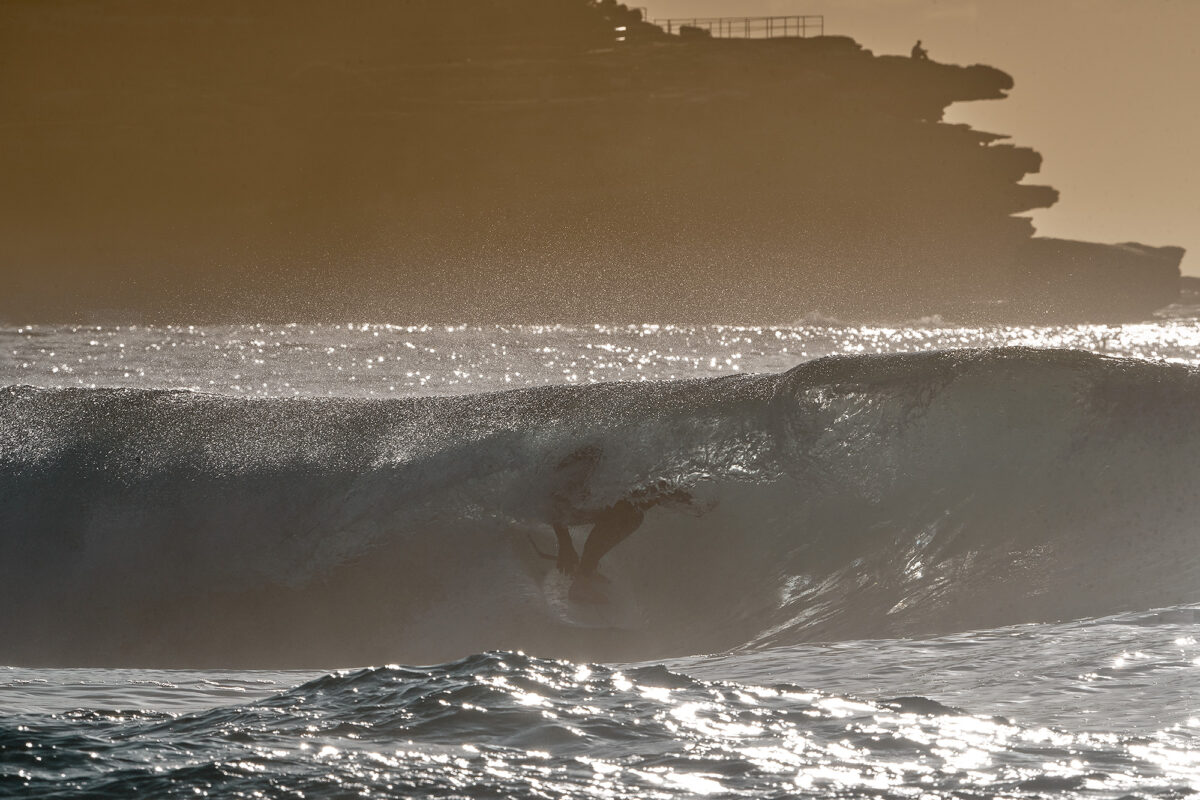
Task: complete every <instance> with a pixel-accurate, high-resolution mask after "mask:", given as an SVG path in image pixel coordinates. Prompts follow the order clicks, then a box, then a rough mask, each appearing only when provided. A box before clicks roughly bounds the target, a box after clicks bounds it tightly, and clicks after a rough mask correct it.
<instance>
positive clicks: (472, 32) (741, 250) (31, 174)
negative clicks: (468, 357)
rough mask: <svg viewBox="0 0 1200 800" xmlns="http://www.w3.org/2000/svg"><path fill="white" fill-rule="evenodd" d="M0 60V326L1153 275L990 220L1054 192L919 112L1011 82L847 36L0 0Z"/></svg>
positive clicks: (898, 298) (972, 307) (1057, 293)
mask: <svg viewBox="0 0 1200 800" xmlns="http://www.w3.org/2000/svg"><path fill="white" fill-rule="evenodd" d="M618 28H624V29H625V30H623V31H620V32H618V31H617V29H618ZM618 38H621V39H624V41H618ZM0 59H2V62H0V121H2V122H3V124H2V125H0V180H2V181H3V184H4V186H5V191H4V192H3V193H0V273H3V274H4V275H5V276H6V277H5V282H6V284H7V286H6V291H5V292H3V293H0V318H8V319H11V320H25V319H28V320H39V319H41V320H44V319H88V318H96V316H95V315H96V314H97V312H99V311H102V310H105V309H113V310H115V311H116V312H117V313H118V314H120V315H124V316H126V317H133V318H140V319H148V320H163V321H176V320H183V321H193V320H196V321H205V320H222V319H238V318H255V319H270V318H277V319H294V318H303V319H314V318H315V319H339V320H341V319H367V318H370V319H392V320H402V319H404V320H420V321H438V320H460V321H472V322H475V321H478V322H486V321H496V322H520V321H547V320H564V321H571V320H619V321H643V320H656V321H739V320H740V321H763V322H784V321H790V320H793V319H796V318H797V317H799V316H800V315H802V314H804V313H806V312H808V311H813V310H818V311H822V312H825V313H829V314H836V315H845V316H849V317H857V318H892V319H894V318H897V317H903V316H913V315H923V314H931V313H941V314H944V315H946V316H947V317H948V318H957V319H963V320H976V319H978V320H990V319H1054V320H1068V319H1127V318H1138V317H1142V316H1144V315H1146V314H1147V313H1149V312H1150V311H1151V310H1153V309H1154V308H1157V307H1159V306H1162V305H1165V304H1167V303H1169V302H1171V301H1172V300H1174V299H1175V296H1176V295H1177V293H1178V276H1179V271H1178V263H1179V260H1180V257H1181V256H1182V251H1180V250H1178V249H1177V248H1162V249H1155V248H1146V247H1142V246H1129V247H1109V246H1103V245H1092V244H1085V243H1072V242H1060V241H1056V240H1045V239H1037V238H1032V234H1033V231H1032V228H1031V225H1030V223H1029V221H1028V220H1026V219H1023V218H1021V217H1019V216H1014V215H1018V214H1020V213H1022V212H1025V211H1028V210H1030V209H1034V208H1041V207H1046V206H1049V205H1051V204H1052V203H1054V202H1055V200H1056V199H1057V193H1056V192H1055V190H1054V189H1051V188H1049V187H1045V186H1036V185H1027V184H1024V183H1022V182H1021V181H1022V180H1023V179H1024V178H1025V177H1026V176H1027V175H1030V174H1032V173H1036V172H1037V171H1038V169H1039V167H1040V162H1041V158H1040V156H1039V155H1038V154H1037V153H1036V152H1034V151H1033V150H1031V149H1029V148H1026V147H1018V146H1014V145H1011V144H1007V143H1004V142H1002V141H1000V140H1001V139H1003V138H1004V137H1002V136H997V135H994V134H989V133H983V132H979V131H974V130H971V129H969V128H967V127H965V126H961V125H957V126H956V125H948V124H945V123H943V122H942V121H941V120H942V115H943V112H944V110H945V109H946V107H947V106H948V105H949V104H951V103H953V102H960V101H967V100H978V99H996V98H1002V97H1004V96H1005V94H1006V92H1007V91H1008V90H1009V89H1011V87H1012V85H1013V83H1012V79H1011V78H1010V77H1009V76H1008V75H1006V74H1004V73H1003V72H1000V71H999V70H996V69H993V68H990V67H985V66H971V67H958V66H950V65H944V64H938V63H935V62H933V61H928V60H916V59H912V58H908V57H902V56H895V57H890V56H875V55H873V54H871V53H870V52H868V51H865V50H863V49H862V48H861V47H860V46H859V45H857V44H856V43H855V42H853V41H852V40H850V39H847V38H841V37H820V38H815V39H786V40H784V39H777V40H766V41H747V40H723V39H717V38H709V37H703V36H694V37H678V36H667V35H666V34H664V33H663V32H662V31H660V30H659V29H657V28H654V27H653V26H651V25H648V24H647V23H645V22H644V21H642V20H641V14H640V12H638V11H636V10H631V9H628V8H626V7H624V6H622V5H619V4H617V3H615V2H610V1H609V0H605V2H599V3H596V2H589V1H588V0H455V2H444V1H443V0H409V2H402V3H397V2H390V0H353V2H349V3H338V2H333V0H289V2H274V1H272V0H261V1H260V2H246V1H245V0H87V2H83V0H58V1H57V2H54V3H45V2H41V1H40V0H10V1H9V2H7V3H5V4H3V5H0ZM1064 113H1068V112H1067V111H1066V110H1064Z"/></svg>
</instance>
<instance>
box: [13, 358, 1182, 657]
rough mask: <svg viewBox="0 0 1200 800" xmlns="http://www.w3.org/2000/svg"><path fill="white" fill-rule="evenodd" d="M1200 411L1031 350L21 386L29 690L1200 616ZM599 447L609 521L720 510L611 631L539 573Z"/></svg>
mask: <svg viewBox="0 0 1200 800" xmlns="http://www.w3.org/2000/svg"><path fill="white" fill-rule="evenodd" d="M1198 412H1200V374H1197V373H1196V372H1193V371H1189V370H1187V369H1185V368H1182V367H1174V366H1169V365H1163V364H1152V363H1144V362H1133V361H1122V360H1114V359H1105V358H1100V357H1097V356H1091V355H1087V354H1083V353H1077V352H1058V351H1034V350H1022V349H1002V350H976V351H957V352H943V353H936V354H922V355H889V356H863V357H835V358H828V359H823V360H820V361H815V362H809V363H806V364H803V365H801V366H799V367H796V368H795V369H792V370H790V371H788V372H786V373H783V374H778V375H738V376H730V377H724V378H715V379H704V380H691V381H676V382H663V383H623V384H597V385H592V386H581V387H576V386H559V387H543V388H535V389H521V390H516V391H512V392H503V393H492V394H482V395H471V396H465V397H425V398H410V399H402V400H378V401H375V400H354V399H339V400H324V399H290V400H247V399H240V398H228V397H217V396H211V395H203V394H196V393H189V392H167V391H145V390H131V389H111V390H105V389H91V390H88V389H34V388H29V387H10V388H8V389H4V390H0V602H3V603H4V607H5V608H6V609H7V610H8V613H6V614H5V615H3V616H2V617H0V642H3V645H0V648H2V649H3V651H4V652H2V653H0V660H3V661H7V662H9V663H27V664H43V665H45V664H66V663H71V664H89V665H115V664H138V665H141V666H149V665H162V666H172V665H175V666H178V665H190V666H206V665H221V666H232V665H243V666H310V665H330V664H338V663H343V664H344V663H363V662H375V663H380V662H384V661H406V662H410V663H412V662H432V661H441V660H447V659H449V658H452V657H455V656H458V655H461V654H462V653H464V652H479V651H482V650H488V649H517V648H522V649H526V650H535V651H537V652H540V653H551V654H555V655H561V656H565V657H571V658H575V659H598V660H632V659H649V658H661V657H666V656H670V655H681V654H686V653H696V652H711V651H716V650H725V649H731V648H750V649H757V648H761V647H767V646H775V645H780V644H788V643H797V642H803V641H820V640H836V639H849V638H855V639H860V638H870V637H882V636H896V635H919V634H927V633H940V632H950V631H956V630H966V629H973V628H979V627H992V626H998V625H1004V624H1010V623H1017V622H1028V621H1046V620H1052V619H1064V618H1075V617H1083V616H1098V615H1102V614H1107V613H1115V612H1117V611H1122V610H1130V609H1141V608H1150V607H1155V606H1163V605H1171V604H1180V603H1187V602H1195V601H1198V600H1200V568H1198V567H1197V561H1196V559H1194V558H1192V554H1193V553H1194V552H1195V546H1196V543H1197V539H1198V538H1200V537H1198V536H1197V533H1198V531H1197V523H1196V522H1195V520H1197V519H1200V496H1198V494H1197V492H1196V489H1195V487H1196V485H1197V481H1198V480H1200V413H1198ZM585 446H586V447H590V448H593V449H594V450H595V451H598V452H599V453H600V457H599V459H598V461H597V462H596V464H595V469H594V471H593V472H592V473H591V475H590V482H589V485H588V491H587V493H586V498H585V499H584V500H582V501H581V502H582V503H583V504H584V505H590V506H594V507H596V508H599V507H603V506H605V505H608V504H611V503H613V502H615V501H617V500H619V499H621V498H622V497H625V496H627V495H628V494H629V493H630V492H633V491H636V490H638V489H639V488H641V487H645V486H647V485H649V484H651V483H653V482H655V481H663V480H665V481H668V482H670V483H671V484H673V485H676V486H682V487H685V488H688V489H689V490H690V491H692V492H693V493H694V494H695V495H696V496H697V497H698V498H700V500H701V504H702V505H703V506H704V508H705V509H707V513H704V514H701V515H699V516H694V515H688V514H682V513H676V512H675V511H672V510H671V509H669V508H666V507H662V508H655V509H652V510H650V511H649V512H648V513H647V515H646V521H645V523H644V524H643V526H642V528H641V529H640V530H638V531H637V532H636V533H635V534H634V535H633V536H631V537H630V538H629V539H628V540H627V541H625V542H624V543H622V544H621V545H620V546H619V547H618V548H616V550H614V551H613V552H612V553H611V554H610V555H609V556H608V557H606V559H605V560H604V562H603V564H602V568H603V571H604V572H605V573H606V574H608V575H609V576H611V577H612V578H613V581H614V584H613V589H612V591H613V592H614V593H615V594H617V595H618V596H619V597H620V603H619V604H617V603H614V604H612V607H613V608H614V609H615V608H616V607H617V606H618V605H619V606H620V613H619V614H618V615H617V616H618V617H619V618H615V619H614V618H612V617H604V616H603V614H602V615H601V616H602V618H601V619H600V621H599V622H593V623H590V624H587V625H583V624H580V622H579V620H578V619H575V618H573V617H571V616H570V615H564V614H563V613H561V612H560V611H559V610H556V608H557V606H556V605H555V603H554V602H552V600H553V598H552V597H550V595H548V594H547V592H546V591H545V590H544V589H543V585H544V582H545V577H546V572H547V570H548V569H549V567H550V565H549V564H548V562H545V561H543V560H542V559H540V558H538V557H537V555H536V553H535V552H534V550H533V548H532V547H531V546H530V544H529V541H528V540H529V538H530V537H533V538H534V539H535V540H537V541H538V542H539V543H540V544H541V546H542V547H543V548H549V547H551V545H552V543H553V537H552V535H551V534H550V531H549V528H548V527H546V525H545V524H544V522H545V520H546V518H547V515H548V514H549V513H550V512H549V508H550V505H551V503H552V495H553V493H554V490H555V487H556V486H558V485H560V484H561V482H562V479H561V477H560V475H559V465H560V464H561V463H562V462H563V460H564V458H565V457H567V456H568V455H569V454H571V453H573V452H576V451H578V450H579V448H581V447H585ZM577 533H578V534H580V535H582V533H583V529H579V530H578V531H577ZM579 541H581V540H579ZM598 613H599V612H598ZM604 613H610V612H608V611H606V612H604ZM611 613H613V614H616V611H615V610H614V611H611Z"/></svg>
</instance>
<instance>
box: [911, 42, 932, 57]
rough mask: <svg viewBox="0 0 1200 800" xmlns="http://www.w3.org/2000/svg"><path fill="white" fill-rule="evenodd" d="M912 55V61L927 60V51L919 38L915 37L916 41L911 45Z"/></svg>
mask: <svg viewBox="0 0 1200 800" xmlns="http://www.w3.org/2000/svg"><path fill="white" fill-rule="evenodd" d="M912 57H913V60H914V61H928V60H929V51H928V50H926V49H925V48H924V47H921V40H920V39H917V43H916V44H914V45H913V49H912Z"/></svg>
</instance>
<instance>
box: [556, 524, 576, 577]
mask: <svg viewBox="0 0 1200 800" xmlns="http://www.w3.org/2000/svg"><path fill="white" fill-rule="evenodd" d="M554 535H555V536H557V537H558V559H557V563H556V564H555V566H557V567H558V571H559V572H563V573H566V574H567V575H571V574H572V573H574V572H575V569H576V568H577V567H578V566H579V554H578V553H576V552H575V543H574V542H572V541H571V529H570V528H568V527H567V526H566V525H563V524H561V523H558V522H556V523H554Z"/></svg>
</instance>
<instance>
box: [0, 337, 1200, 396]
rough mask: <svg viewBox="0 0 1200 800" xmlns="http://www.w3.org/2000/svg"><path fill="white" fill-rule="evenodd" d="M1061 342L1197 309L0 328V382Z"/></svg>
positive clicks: (448, 381)
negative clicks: (1017, 316) (1063, 321)
mask: <svg viewBox="0 0 1200 800" xmlns="http://www.w3.org/2000/svg"><path fill="white" fill-rule="evenodd" d="M997 346H1021V347H1037V348H1070V349H1078V350H1087V351H1089V352H1093V353H1101V354H1105V355H1111V356H1119V357H1127V358H1139V359H1148V360H1156V361H1166V362H1173V363H1181V364H1190V365H1200V320H1196V319H1191V318H1183V319H1164V320H1160V321H1155V322H1145V323H1138V324H1127V325H1071V326H1055V327H986V328H954V327H924V326H918V327H878V326H837V325H798V326H790V327H753V326H725V325H709V326H687V325H622V326H609V325H591V326H578V327H572V326H563V325H522V326H506V327H499V326H486V327H479V326H469V325H457V326H434V325H417V326H401V325H376V324H345V325H340V324H338V325H301V324H291V325H279V326H272V325H262V324H255V325H234V326H213V327H201V326H191V325H188V326H170V325H168V326H139V325H131V326H116V327H85V326H44V325H41V326H39V325H30V326H25V327H20V328H7V329H4V328H0V384H32V385H37V386H54V387H68V386H82V387H97V386H102V387H120V386H129V387H142V388H145V387H159V388H173V389H192V390H196V391H207V392H218V393H222V394H242V395H259V396H267V397H281V396H289V395H309V396H311V395H352V396H368V397H370V396H376V397H380V396H401V395H411V394H461V393H470V392H479V391H490V390H495V389H507V388H516V387H520V386H531V385H539V384H547V383H568V384H570V383H596V382H602V381H630V380H632V381H639V380H663V379H674V378H696V377H708V376H714V375H725V374H729V373H734V372H777V371H780V370H784V369H787V368H788V367H792V366H795V365H796V364H798V363H800V362H802V361H808V360H811V359H814V358H820V357H822V356H827V355H834V354H861V353H904V352H919V351H927V350H946V349H955V348H968V347H997Z"/></svg>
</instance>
